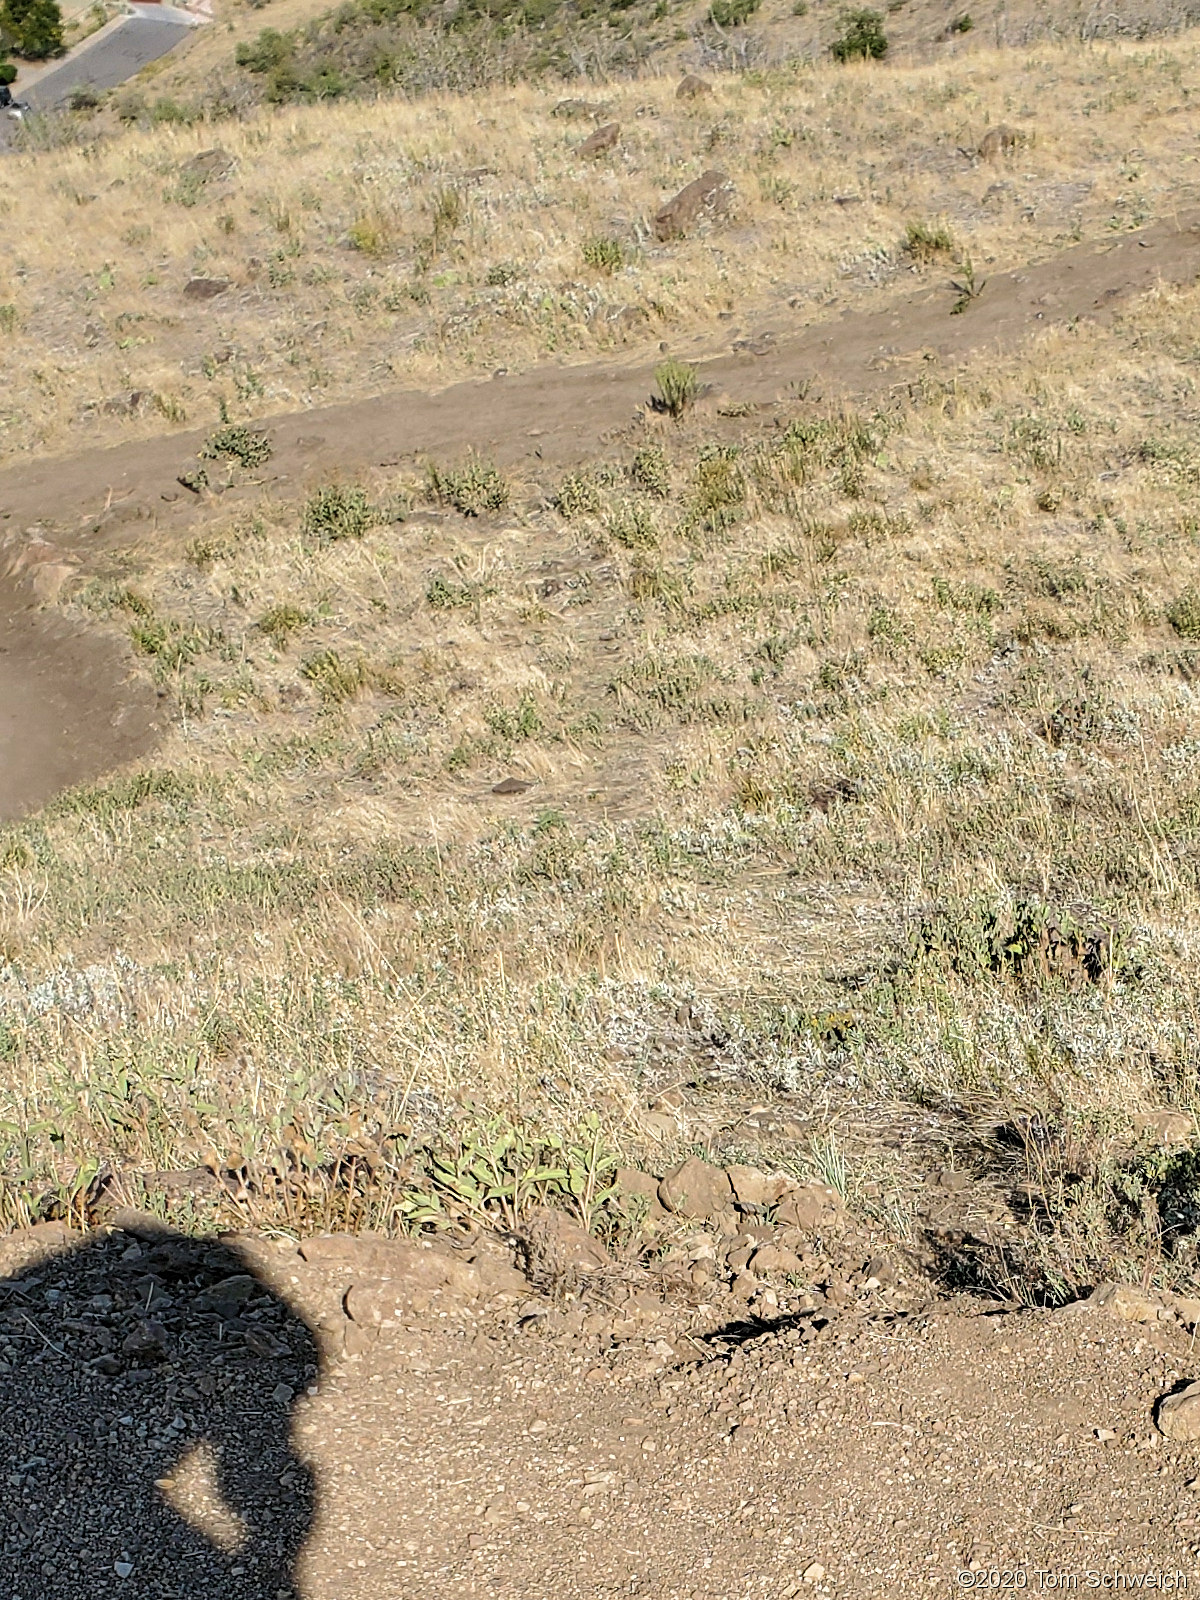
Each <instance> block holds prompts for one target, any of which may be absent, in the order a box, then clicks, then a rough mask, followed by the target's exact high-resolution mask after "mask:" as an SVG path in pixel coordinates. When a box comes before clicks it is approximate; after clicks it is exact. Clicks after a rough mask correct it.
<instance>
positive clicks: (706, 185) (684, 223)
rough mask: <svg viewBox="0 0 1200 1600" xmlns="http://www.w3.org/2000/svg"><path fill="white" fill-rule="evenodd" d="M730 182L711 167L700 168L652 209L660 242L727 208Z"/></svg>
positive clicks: (729, 199) (725, 175) (730, 195)
mask: <svg viewBox="0 0 1200 1600" xmlns="http://www.w3.org/2000/svg"><path fill="white" fill-rule="evenodd" d="M732 198H733V184H732V183H731V182H730V180H729V177H728V175H727V174H726V173H724V172H718V171H717V170H716V169H715V168H714V169H713V170H712V171H709V172H703V173H701V175H700V176H699V177H698V178H696V179H695V180H694V181H693V182H691V183H689V184H688V185H687V186H686V188H683V189H681V190H680V191H679V193H678V194H677V195H675V196H673V198H672V199H670V200H668V201H667V202H666V204H665V205H663V206H661V207H660V208H659V210H658V211H657V212H656V213H655V217H654V237H655V238H656V239H657V240H658V241H659V242H660V243H662V244H666V243H668V242H669V241H670V240H672V239H681V238H683V236H684V235H685V234H686V233H687V232H688V231H689V230H690V229H691V228H693V227H695V225H696V224H697V223H698V222H700V221H703V220H709V221H712V220H715V219H716V218H718V217H722V216H724V215H725V213H726V212H727V211H728V210H729V206H730V202H731V200H732Z"/></svg>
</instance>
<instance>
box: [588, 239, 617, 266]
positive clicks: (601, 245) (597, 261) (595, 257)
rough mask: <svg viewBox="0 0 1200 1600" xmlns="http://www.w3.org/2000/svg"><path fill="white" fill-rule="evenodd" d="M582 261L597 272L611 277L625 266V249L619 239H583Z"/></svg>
mask: <svg viewBox="0 0 1200 1600" xmlns="http://www.w3.org/2000/svg"><path fill="white" fill-rule="evenodd" d="M583 259H584V261H585V262H586V263H587V265H588V266H589V267H593V268H595V270H596V271H597V272H605V273H608V274H609V275H611V274H612V273H614V272H620V270H621V268H622V267H623V266H624V265H625V248H624V246H623V245H622V243H621V241H620V240H619V239H585V240H584V241H583Z"/></svg>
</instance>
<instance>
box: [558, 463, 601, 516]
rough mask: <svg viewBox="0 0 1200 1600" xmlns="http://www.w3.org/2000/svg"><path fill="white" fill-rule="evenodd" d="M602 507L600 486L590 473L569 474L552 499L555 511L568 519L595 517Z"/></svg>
mask: <svg viewBox="0 0 1200 1600" xmlns="http://www.w3.org/2000/svg"><path fill="white" fill-rule="evenodd" d="M603 505H604V498H603V496H602V495H601V493H600V486H599V484H598V483H597V482H596V480H595V478H594V477H593V476H592V474H591V473H590V472H569V473H568V474H567V476H566V477H565V478H564V479H563V481H562V483H561V484H560V485H559V488H558V493H557V494H556V495H555V497H554V506H555V509H556V510H557V511H559V512H561V513H562V515H563V516H564V517H568V518H571V517H583V516H595V515H596V513H597V512H599V511H600V510H601V508H602V507H603Z"/></svg>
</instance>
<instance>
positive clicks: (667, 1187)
mask: <svg viewBox="0 0 1200 1600" xmlns="http://www.w3.org/2000/svg"><path fill="white" fill-rule="evenodd" d="M732 1195H733V1190H732V1189H731V1187H730V1183H729V1179H728V1178H727V1177H726V1175H725V1173H724V1172H723V1171H722V1169H721V1168H720V1167H713V1166H710V1165H709V1163H708V1162H707V1161H701V1160H700V1158H699V1156H689V1157H688V1159H687V1160H686V1161H685V1162H684V1163H683V1165H682V1166H681V1167H677V1168H676V1169H675V1171H674V1172H672V1173H668V1175H667V1176H666V1177H665V1178H664V1179H663V1180H662V1182H661V1183H660V1184H659V1186H658V1198H659V1199H660V1200H661V1201H662V1203H663V1205H664V1206H665V1207H666V1208H667V1210H668V1211H670V1212H673V1213H674V1215H675V1216H677V1217H687V1218H688V1219H690V1220H691V1221H694V1222H705V1221H707V1219H708V1218H709V1217H713V1216H716V1215H717V1214H718V1213H719V1212H721V1211H724V1210H725V1208H726V1207H727V1206H728V1205H729V1202H730V1199H731V1198H732Z"/></svg>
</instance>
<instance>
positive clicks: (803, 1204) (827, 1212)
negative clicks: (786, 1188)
mask: <svg viewBox="0 0 1200 1600" xmlns="http://www.w3.org/2000/svg"><path fill="white" fill-rule="evenodd" d="M775 1220H776V1222H777V1223H778V1224H779V1225H780V1226H781V1227H786V1228H799V1229H800V1230H801V1232H802V1233H814V1232H816V1230H817V1229H819V1228H827V1229H828V1228H837V1227H841V1226H842V1225H843V1224H844V1223H845V1207H844V1205H843V1204H842V1197H841V1195H839V1194H838V1192H837V1190H836V1189H831V1188H830V1187H829V1185H828V1184H825V1183H821V1182H819V1181H818V1180H816V1179H814V1180H813V1181H812V1182H810V1183H805V1184H802V1185H801V1186H800V1187H799V1188H797V1189H795V1190H793V1191H792V1193H791V1194H788V1195H785V1196H784V1198H783V1199H782V1200H781V1201H780V1202H779V1204H778V1205H777V1206H776V1208H775Z"/></svg>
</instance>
